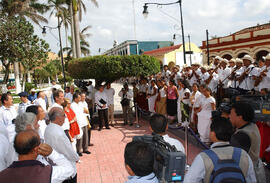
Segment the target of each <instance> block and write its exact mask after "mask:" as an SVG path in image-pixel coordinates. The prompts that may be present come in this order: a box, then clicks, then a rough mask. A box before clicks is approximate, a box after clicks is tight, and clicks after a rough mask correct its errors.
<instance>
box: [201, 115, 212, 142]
mask: <svg viewBox="0 0 270 183" xmlns="http://www.w3.org/2000/svg"><path fill="white" fill-rule="evenodd" d="M210 125H211V111H201V112H199V113H198V132H199V134H200V139H201V141H202V142H206V143H208V142H210Z"/></svg>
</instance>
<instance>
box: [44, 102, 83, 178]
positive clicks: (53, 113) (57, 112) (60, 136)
mask: <svg viewBox="0 0 270 183" xmlns="http://www.w3.org/2000/svg"><path fill="white" fill-rule="evenodd" d="M48 116H49V120H50V121H51V123H50V124H49V125H48V126H47V128H46V130H45V133H44V139H45V141H46V143H48V144H49V145H50V146H52V148H53V149H55V150H56V151H57V152H58V153H60V154H63V155H64V156H65V157H66V158H67V159H68V160H69V162H70V163H71V164H72V166H73V169H74V174H73V175H72V176H71V178H70V179H69V180H68V181H69V182H76V181H77V169H76V162H77V161H79V156H78V155H77V153H76V152H75V151H74V150H73V148H72V145H71V143H70V141H69V139H68V137H67V136H66V134H65V132H64V130H63V129H62V127H61V126H62V125H63V124H64V122H65V112H64V110H63V109H61V108H59V107H53V108H52V109H51V110H50V111H49V113H48Z"/></svg>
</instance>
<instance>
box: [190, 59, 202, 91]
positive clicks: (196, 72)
mask: <svg viewBox="0 0 270 183" xmlns="http://www.w3.org/2000/svg"><path fill="white" fill-rule="evenodd" d="M199 67H200V64H198V63H194V64H192V66H191V74H190V76H189V84H190V86H192V85H193V84H194V83H199V81H200V79H201V75H202V72H201V69H200V68H199Z"/></svg>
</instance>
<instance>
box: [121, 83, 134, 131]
mask: <svg viewBox="0 0 270 183" xmlns="http://www.w3.org/2000/svg"><path fill="white" fill-rule="evenodd" d="M118 95H119V97H121V102H120V103H121V105H122V109H123V117H124V125H126V124H128V121H129V125H130V126H132V125H133V121H132V110H131V102H130V101H131V99H132V97H133V91H132V90H131V89H129V88H128V84H127V83H125V84H124V88H122V90H120V92H119V93H118Z"/></svg>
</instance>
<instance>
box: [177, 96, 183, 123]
mask: <svg viewBox="0 0 270 183" xmlns="http://www.w3.org/2000/svg"><path fill="white" fill-rule="evenodd" d="M177 119H178V123H182V111H181V102H180V101H179V100H178V101H177Z"/></svg>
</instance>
